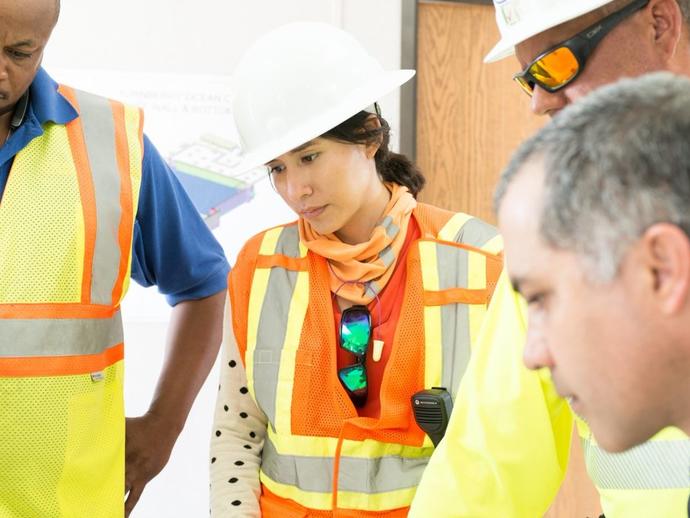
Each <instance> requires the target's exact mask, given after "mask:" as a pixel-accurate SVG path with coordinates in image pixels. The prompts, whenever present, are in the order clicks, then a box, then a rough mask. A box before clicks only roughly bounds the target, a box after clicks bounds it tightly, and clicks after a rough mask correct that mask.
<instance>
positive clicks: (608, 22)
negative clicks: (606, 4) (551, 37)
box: [513, 0, 649, 95]
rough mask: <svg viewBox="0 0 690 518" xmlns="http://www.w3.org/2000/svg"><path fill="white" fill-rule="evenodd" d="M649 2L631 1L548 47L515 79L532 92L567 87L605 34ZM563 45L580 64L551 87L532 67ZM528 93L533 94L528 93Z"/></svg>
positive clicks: (551, 90) (552, 91)
mask: <svg viewBox="0 0 690 518" xmlns="http://www.w3.org/2000/svg"><path fill="white" fill-rule="evenodd" d="M648 3H649V0H635V1H633V2H630V3H629V4H628V5H626V6H625V7H623V8H622V9H619V10H618V11H615V12H613V13H611V14H609V15H608V16H605V17H604V18H602V19H601V20H599V21H598V22H597V23H595V24H592V25H590V26H589V27H587V28H586V29H584V30H583V31H581V32H578V33H577V34H576V35H575V36H573V37H571V38H569V39H567V40H565V41H563V42H561V43H558V44H556V45H554V46H553V47H550V48H548V49H547V50H545V51H544V52H542V53H541V54H539V56H537V57H536V58H535V59H533V60H532V61H531V62H530V63H529V64H528V65H527V66H526V67H525V69H524V70H523V71H522V72H518V73H517V74H515V75H514V76H513V79H514V80H515V81H517V82H518V83H521V87H522V85H523V84H524V83H526V84H527V85H529V86H530V87H531V91H532V92H533V91H534V87H535V85H538V86H539V87H540V88H543V89H544V90H546V91H547V92H550V93H554V92H557V91H558V90H560V89H562V88H565V87H566V86H567V85H569V84H570V83H572V82H573V81H574V80H575V79H576V78H577V77H578V76H579V75H580V73H581V72H582V70H583V69H584V68H585V63H587V59H588V58H589V56H590V55H591V53H592V52H593V51H594V49H595V48H596V47H597V45H598V44H599V43H600V42H601V40H602V39H604V36H606V35H607V34H608V33H609V32H611V30H613V28H614V27H616V26H617V25H618V24H619V23H621V22H622V21H623V20H625V19H626V18H628V17H629V16H631V15H633V14H634V13H636V12H637V11H640V10H642V9H644V8H645V7H646V6H647V4H648ZM562 47H566V48H568V49H570V50H571V51H572V53H573V55H574V56H575V59H576V60H577V64H578V67H577V72H575V74H574V75H573V76H572V77H571V78H570V79H568V80H567V81H565V82H564V83H563V84H560V85H558V86H554V87H551V86H549V85H546V84H544V83H542V82H541V81H539V79H537V78H536V77H534V76H533V75H532V73H531V72H530V68H532V66H533V65H534V64H535V63H536V62H538V61H539V60H540V59H543V58H544V56H546V55H548V54H550V53H551V52H553V51H554V50H556V49H559V48H562ZM521 80H522V81H521ZM523 90H525V92H526V93H528V92H527V90H526V89H525V88H524V87H523ZM528 95H531V94H529V93H528Z"/></svg>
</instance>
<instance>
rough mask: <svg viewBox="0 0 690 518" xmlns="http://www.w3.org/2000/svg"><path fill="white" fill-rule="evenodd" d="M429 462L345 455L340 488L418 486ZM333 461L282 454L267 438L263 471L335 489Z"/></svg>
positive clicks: (371, 490) (283, 480)
mask: <svg viewBox="0 0 690 518" xmlns="http://www.w3.org/2000/svg"><path fill="white" fill-rule="evenodd" d="M428 461H429V458H428V457H420V458H407V457H398V456H386V457H377V458H358V457H345V456H343V457H340V473H339V476H338V491H352V492H355V493H366V494H375V493H384V492H388V491H396V490H399V489H406V488H410V487H416V486H417V485H419V481H420V479H421V478H422V472H423V471H424V468H425V467H426V465H427V462H428ZM333 462H334V459H333V457H306V456H297V455H281V454H279V453H278V452H277V451H276V448H275V446H274V445H273V443H272V442H271V440H270V438H268V437H267V438H266V442H265V443H264V449H263V452H262V453H261V470H262V471H263V472H264V473H265V474H266V475H267V476H268V477H269V478H270V479H271V480H274V481H275V482H278V483H280V484H287V485H290V486H296V487H298V488H299V489H301V490H303V491H311V492H317V493H329V494H330V493H331V492H332V491H333Z"/></svg>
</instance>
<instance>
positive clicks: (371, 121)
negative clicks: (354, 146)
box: [364, 113, 383, 158]
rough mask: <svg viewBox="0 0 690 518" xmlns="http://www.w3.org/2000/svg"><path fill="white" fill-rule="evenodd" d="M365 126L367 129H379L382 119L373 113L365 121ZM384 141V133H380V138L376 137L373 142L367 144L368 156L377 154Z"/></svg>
mask: <svg viewBox="0 0 690 518" xmlns="http://www.w3.org/2000/svg"><path fill="white" fill-rule="evenodd" d="M364 127H365V128H366V130H367V131H372V130H377V129H379V128H381V121H380V120H379V118H378V117H377V116H376V115H374V114H373V113H372V114H371V115H369V117H367V118H366V120H365V121H364ZM382 141H383V135H379V138H378V139H376V140H375V141H373V142H370V143H369V144H367V145H366V146H365V147H366V155H367V158H374V155H376V152H377V151H378V150H379V148H380V147H381V143H382Z"/></svg>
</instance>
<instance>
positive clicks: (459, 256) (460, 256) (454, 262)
mask: <svg viewBox="0 0 690 518" xmlns="http://www.w3.org/2000/svg"><path fill="white" fill-rule="evenodd" d="M468 253H469V252H468V251H467V250H464V249H462V248H456V247H452V246H448V245H441V244H439V245H436V260H437V265H436V267H437V268H438V281H439V289H440V290H446V289H451V288H466V287H467V282H468V281H467V269H468V257H467V254H468ZM441 337H442V350H443V359H442V374H441V382H442V386H444V387H446V388H447V389H448V391H449V392H451V393H452V394H453V395H455V392H456V390H457V387H458V386H459V384H460V379H461V378H462V376H463V375H464V374H465V369H466V368H467V363H468V362H469V360H470V352H471V347H470V325H469V310H468V306H467V304H444V305H443V306H441Z"/></svg>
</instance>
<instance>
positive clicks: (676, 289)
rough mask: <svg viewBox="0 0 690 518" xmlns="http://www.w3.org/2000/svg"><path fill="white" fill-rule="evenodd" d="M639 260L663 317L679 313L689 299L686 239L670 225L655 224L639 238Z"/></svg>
mask: <svg viewBox="0 0 690 518" xmlns="http://www.w3.org/2000/svg"><path fill="white" fill-rule="evenodd" d="M640 244H641V246H642V254H643V255H642V256H643V258H644V260H645V261H646V262H647V268H648V271H650V272H651V273H652V278H653V281H654V285H653V289H652V293H651V296H652V297H654V300H655V301H656V302H657V307H658V308H659V310H660V311H661V312H662V313H663V314H666V315H673V314H676V313H678V312H680V311H681V310H682V309H683V308H684V307H685V306H686V305H687V304H688V297H689V296H690V238H688V236H687V234H685V232H684V231H683V230H682V229H681V228H680V227H678V226H677V225H673V224H671V223H657V224H655V225H652V226H651V227H649V228H648V229H647V231H646V232H645V233H644V235H643V236H642V238H641V242H640Z"/></svg>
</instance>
